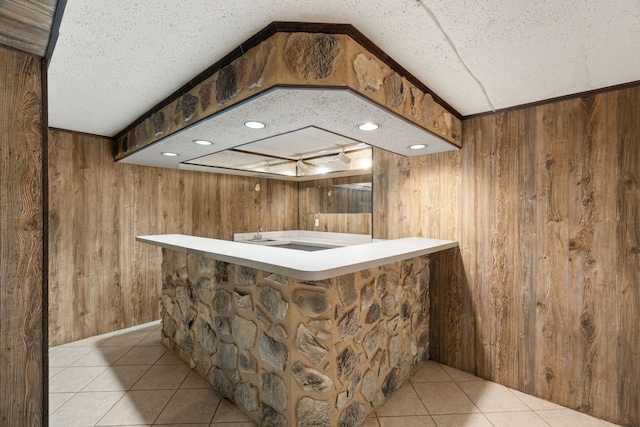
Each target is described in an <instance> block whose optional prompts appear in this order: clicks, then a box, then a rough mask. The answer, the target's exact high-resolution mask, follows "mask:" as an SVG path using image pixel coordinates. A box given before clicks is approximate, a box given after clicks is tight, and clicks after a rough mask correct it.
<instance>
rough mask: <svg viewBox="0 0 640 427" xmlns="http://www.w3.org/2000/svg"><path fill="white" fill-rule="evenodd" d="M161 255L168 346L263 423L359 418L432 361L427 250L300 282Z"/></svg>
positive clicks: (349, 422) (342, 422) (344, 422)
mask: <svg viewBox="0 0 640 427" xmlns="http://www.w3.org/2000/svg"><path fill="white" fill-rule="evenodd" d="M162 251H163V252H162V253H163V262H162V274H163V284H162V288H163V292H162V313H161V315H162V323H163V328H162V336H163V343H164V344H165V345H166V346H167V347H169V348H171V349H172V350H173V351H175V352H176V353H177V354H178V355H179V356H180V357H181V358H182V359H183V360H185V361H186V362H187V363H189V364H190V365H191V367H193V368H195V370H196V371H197V372H199V373H200V374H201V375H202V376H204V377H205V378H207V379H208V380H209V382H210V383H211V385H212V386H213V388H214V389H215V390H216V391H218V393H220V394H221V395H222V396H223V397H225V398H226V399H228V400H231V401H233V402H235V403H236V404H237V406H238V407H239V408H240V409H242V410H243V411H244V412H245V413H247V414H248V415H249V416H250V417H251V418H252V419H253V420H255V421H256V422H257V423H258V424H259V425H261V426H300V427H304V426H308V427H309V426H316V427H320V426H327V427H329V426H359V425H360V424H361V422H362V421H363V420H364V418H365V417H366V416H367V415H369V414H370V413H372V412H374V411H375V410H376V409H377V408H378V407H379V406H380V405H381V404H382V403H383V402H384V401H385V399H386V398H388V397H389V396H391V394H393V392H394V391H395V390H396V389H397V388H398V386H399V385H400V384H401V383H402V382H403V381H404V380H405V379H407V378H408V376H409V375H410V374H411V373H412V372H413V371H414V370H415V368H416V367H417V366H418V365H419V364H420V363H421V362H422V361H423V360H425V359H427V358H428V347H429V258H428V257H427V256H423V257H417V258H413V259H409V260H405V261H401V262H396V263H392V264H387V265H383V266H381V267H376V268H370V269H367V270H363V271H360V272H358V273H353V274H347V275H343V276H339V277H334V278H331V279H327V280H321V281H301V280H297V279H293V278H291V277H284V276H281V275H277V274H272V273H269V272H266V271H261V270H256V269H252V268H249V267H243V266H240V265H236V264H229V263H225V262H221V261H215V260H212V259H209V258H204V257H198V256H196V255H187V254H186V253H184V252H179V251H174V250H169V249H163V250H162Z"/></svg>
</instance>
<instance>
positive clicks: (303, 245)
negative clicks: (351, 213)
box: [269, 242, 340, 252]
mask: <svg viewBox="0 0 640 427" xmlns="http://www.w3.org/2000/svg"><path fill="white" fill-rule="evenodd" d="M269 246H271V247H272V248H285V249H297V250H299V251H309V252H311V251H322V250H324V249H331V248H339V247H340V246H329V245H312V244H308V243H296V242H288V243H282V244H275V245H269Z"/></svg>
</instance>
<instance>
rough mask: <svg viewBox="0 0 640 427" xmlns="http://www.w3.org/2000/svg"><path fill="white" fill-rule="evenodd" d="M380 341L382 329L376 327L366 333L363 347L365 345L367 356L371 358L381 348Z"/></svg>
mask: <svg viewBox="0 0 640 427" xmlns="http://www.w3.org/2000/svg"><path fill="white" fill-rule="evenodd" d="M379 343H380V329H379V328H374V329H372V330H371V332H369V333H368V334H367V335H365V337H364V340H362V347H364V352H365V353H366V354H367V357H368V358H369V359H371V357H373V355H374V354H375V353H376V351H377V350H378V348H379Z"/></svg>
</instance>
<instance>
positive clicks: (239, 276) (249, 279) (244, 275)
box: [233, 265, 256, 287]
mask: <svg viewBox="0 0 640 427" xmlns="http://www.w3.org/2000/svg"><path fill="white" fill-rule="evenodd" d="M234 268H235V270H234V272H233V280H234V283H235V285H237V286H241V287H247V286H255V284H256V270H254V269H253V268H251V267H245V266H243V265H234Z"/></svg>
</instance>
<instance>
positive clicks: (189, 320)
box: [184, 307, 198, 330]
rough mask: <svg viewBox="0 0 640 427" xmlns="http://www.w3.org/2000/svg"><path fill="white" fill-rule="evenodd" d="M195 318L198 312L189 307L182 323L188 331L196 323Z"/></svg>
mask: <svg viewBox="0 0 640 427" xmlns="http://www.w3.org/2000/svg"><path fill="white" fill-rule="evenodd" d="M197 318H198V312H197V311H196V310H195V309H193V307H190V308H189V310H187V314H186V315H185V316H184V323H185V324H186V325H187V328H188V329H189V330H191V329H193V324H194V323H195V322H196V319H197Z"/></svg>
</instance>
